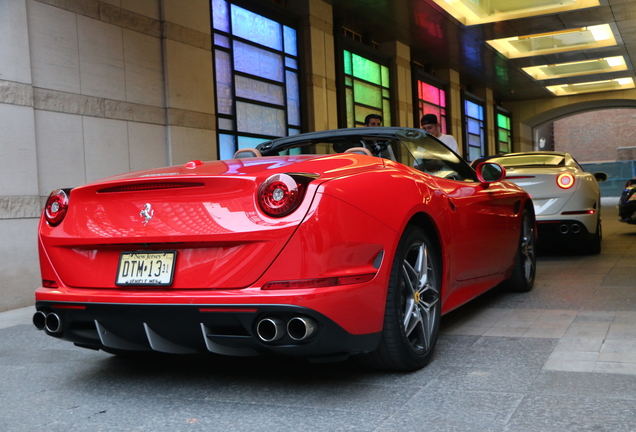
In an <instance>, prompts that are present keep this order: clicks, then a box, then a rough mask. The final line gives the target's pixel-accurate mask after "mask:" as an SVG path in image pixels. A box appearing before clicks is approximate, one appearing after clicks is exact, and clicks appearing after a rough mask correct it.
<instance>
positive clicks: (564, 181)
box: [556, 173, 574, 189]
mask: <svg viewBox="0 0 636 432" xmlns="http://www.w3.org/2000/svg"><path fill="white" fill-rule="evenodd" d="M556 182H557V186H559V187H560V188H561V189H570V188H571V187H572V186H574V176H573V175H572V174H570V173H561V174H559V176H558V177H557V179H556Z"/></svg>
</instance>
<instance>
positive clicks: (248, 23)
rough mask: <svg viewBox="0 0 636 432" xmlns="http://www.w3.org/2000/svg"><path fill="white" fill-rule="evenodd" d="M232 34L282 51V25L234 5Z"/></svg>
mask: <svg viewBox="0 0 636 432" xmlns="http://www.w3.org/2000/svg"><path fill="white" fill-rule="evenodd" d="M232 34H234V35H235V36H238V37H241V38H243V39H247V40H249V41H252V42H255V43H258V44H261V45H263V46H266V47H268V48H273V49H275V50H279V51H282V49H283V46H282V41H283V35H282V31H281V25H280V24H279V23H277V22H276V21H272V20H271V19H268V18H265V17H263V16H260V15H258V14H255V13H254V12H250V11H248V10H246V9H243V8H241V7H238V6H236V5H232Z"/></svg>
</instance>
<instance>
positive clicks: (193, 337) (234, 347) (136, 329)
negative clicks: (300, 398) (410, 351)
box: [34, 301, 380, 357]
mask: <svg viewBox="0 0 636 432" xmlns="http://www.w3.org/2000/svg"><path fill="white" fill-rule="evenodd" d="M36 309H37V312H36V315H35V316H34V324H36V327H38V328H41V327H42V326H43V323H44V322H47V323H49V322H51V323H59V326H58V327H56V326H55V325H51V326H49V328H45V329H44V331H46V333H47V334H49V335H50V336H53V337H56V338H59V339H62V340H66V341H69V342H73V343H75V344H76V345H78V346H82V347H85V348H93V349H103V350H105V351H108V352H143V351H157V352H164V353H171V354H194V353H215V354H223V355H232V356H254V355H266V354H285V355H297V356H304V357H323V356H341V355H349V354H355V353H362V352H368V351H372V350H374V349H375V348H376V347H377V346H378V343H379V340H380V333H370V334H361V335H354V334H351V333H349V332H347V331H345V330H344V329H343V328H342V327H340V326H339V325H337V324H336V323H335V322H334V321H332V320H331V319H329V318H328V317H326V316H325V315H323V314H321V313H319V312H316V311H314V310H311V309H308V308H304V307H300V306H293V305H273V304H272V305H264V304H254V305H251V304H243V305H218V304H214V305H205V304H197V305H140V304H117V303H60V302H49V301H38V302H36ZM298 318H301V319H302V320H303V321H302V322H307V323H310V324H313V326H314V328H313V330H312V331H307V332H303V331H302V329H301V330H300V331H299V328H298V327H294V326H295V325H296V326H297V325H299V324H300V322H301V321H300V320H298ZM262 320H267V321H266V322H265V324H264V325H265V326H264V327H259V323H262ZM290 321H292V322H293V324H292V325H291V327H289V326H288V325H289V323H290ZM272 323H276V326H272ZM265 330H266V331H265ZM272 331H274V332H272ZM277 331H279V333H276V332H277ZM259 333H260V334H261V335H260V336H259ZM307 333H308V334H307ZM263 334H264V335H265V336H266V337H265V338H263ZM305 336H306V337H305Z"/></svg>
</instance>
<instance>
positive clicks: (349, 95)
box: [345, 88, 355, 128]
mask: <svg viewBox="0 0 636 432" xmlns="http://www.w3.org/2000/svg"><path fill="white" fill-rule="evenodd" d="M345 104H346V106H347V127H349V128H352V127H353V126H354V124H355V123H354V118H353V90H351V88H347V90H346V91H345Z"/></svg>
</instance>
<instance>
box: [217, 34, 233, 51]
mask: <svg viewBox="0 0 636 432" xmlns="http://www.w3.org/2000/svg"><path fill="white" fill-rule="evenodd" d="M214 45H218V46H222V47H224V48H229V47H230V39H229V38H228V37H226V36H221V35H220V34H216V33H215V34H214Z"/></svg>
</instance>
